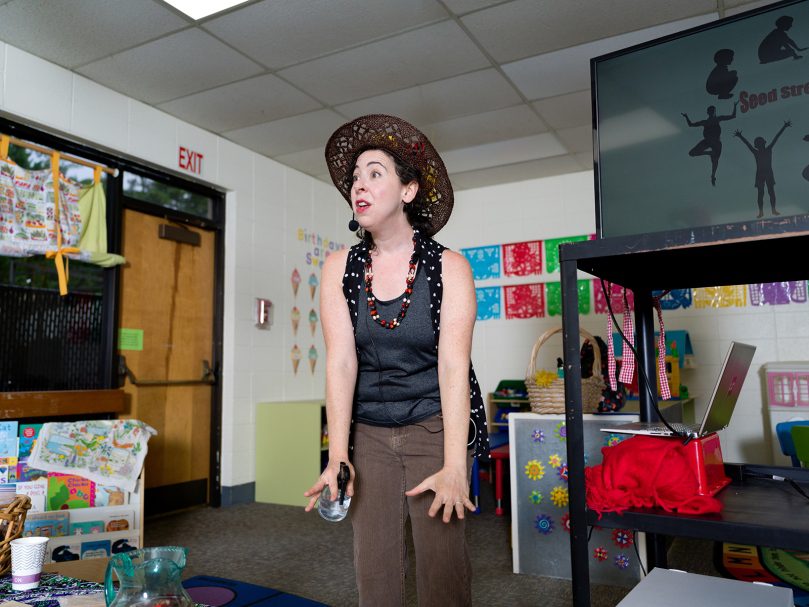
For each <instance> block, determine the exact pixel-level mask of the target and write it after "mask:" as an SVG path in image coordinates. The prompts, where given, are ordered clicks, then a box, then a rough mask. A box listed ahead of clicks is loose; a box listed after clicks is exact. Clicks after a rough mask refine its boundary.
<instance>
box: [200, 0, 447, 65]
mask: <svg viewBox="0 0 809 607" xmlns="http://www.w3.org/2000/svg"><path fill="white" fill-rule="evenodd" d="M446 17H447V12H446V11H445V10H444V9H443V8H442V7H441V5H440V4H439V3H438V2H436V1H435V0H397V1H396V2H374V3H368V2H357V1H356V0H308V1H307V2H278V1H277V0H265V1H264V2H259V3H257V4H252V5H250V6H247V7H245V8H243V9H240V10H237V11H234V12H231V13H229V14H227V15H223V16H222V17H217V18H214V19H211V20H210V21H208V22H206V23H205V24H204V25H203V27H204V28H205V29H207V30H208V31H210V32H212V33H214V34H215V35H217V36H219V37H220V38H221V39H222V40H224V41H226V42H228V43H229V44H231V45H233V46H234V47H235V48H237V49H239V50H241V51H243V52H245V53H246V54H247V55H249V56H251V57H252V58H253V59H255V60H256V61H259V62H261V63H263V64H264V65H265V66H267V67H268V68H271V69H280V68H282V67H286V66H289V65H294V64H296V63H301V62H303V61H307V60H309V59H313V58H315V57H319V56H321V55H325V54H327V53H332V52H334V51H337V50H341V49H345V48H347V47H349V46H355V45H358V44H362V43H365V42H369V41H371V40H378V39H380V38H382V37H385V36H388V35H391V34H395V33H397V32H401V31H403V30H405V29H409V28H413V27H418V26H421V25H426V24H428V23H432V22H435V21H438V20H440V19H445V18H446Z"/></svg>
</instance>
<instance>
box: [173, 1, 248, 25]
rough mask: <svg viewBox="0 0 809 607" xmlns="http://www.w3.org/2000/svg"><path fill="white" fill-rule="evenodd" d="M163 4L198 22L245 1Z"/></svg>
mask: <svg viewBox="0 0 809 607" xmlns="http://www.w3.org/2000/svg"><path fill="white" fill-rule="evenodd" d="M165 2H166V3H167V4H171V5H172V6H173V7H174V8H176V9H177V10H178V11H182V12H183V13H185V14H186V15H188V16H189V17H191V18H192V19H195V20H199V19H202V18H204V17H207V16H208V15H213V14H214V13H219V12H222V11H223V10H225V9H228V8H230V7H231V6H236V5H237V4H244V3H245V2H247V0H165Z"/></svg>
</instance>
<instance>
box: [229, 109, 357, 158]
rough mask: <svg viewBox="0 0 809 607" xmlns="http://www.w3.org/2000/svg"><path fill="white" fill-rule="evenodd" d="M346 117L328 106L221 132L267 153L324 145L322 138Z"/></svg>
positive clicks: (251, 147)
mask: <svg viewBox="0 0 809 607" xmlns="http://www.w3.org/2000/svg"><path fill="white" fill-rule="evenodd" d="M345 122H346V120H345V119H344V118H343V117H342V116H340V115H339V114H337V113H336V112H333V111H332V110H318V111H316V112H308V113H306V114H300V115H298V116H293V117H291V118H283V119H281V120H275V121H273V122H267V123H265V124H258V125H256V126H251V127H247V128H244V129H238V130H235V131H228V132H226V133H224V136H225V137H227V138H228V139H230V140H231V141H235V142H236V143H240V144H242V145H244V146H246V147H248V148H250V149H251V150H255V151H256V152H260V153H262V154H266V155H267V156H270V157H275V156H280V155H283V154H292V153H294V152H302V151H304V150H309V149H312V148H316V147H320V148H321V149H324V148H325V146H326V140H327V139H328V138H329V135H331V134H332V133H333V132H334V131H336V130H337V127H339V126H340V125H342V124H344V123H345Z"/></svg>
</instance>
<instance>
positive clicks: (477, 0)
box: [444, 0, 502, 15]
mask: <svg viewBox="0 0 809 607" xmlns="http://www.w3.org/2000/svg"><path fill="white" fill-rule="evenodd" d="M500 2H502V0H444V4H446V5H447V8H448V9H449V10H451V11H452V13H453V14H455V15H465V14H466V13H471V12H472V11H477V10H480V9H482V8H486V7H487V6H491V5H492V4H498V3H500Z"/></svg>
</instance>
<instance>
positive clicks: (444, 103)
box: [335, 69, 520, 125]
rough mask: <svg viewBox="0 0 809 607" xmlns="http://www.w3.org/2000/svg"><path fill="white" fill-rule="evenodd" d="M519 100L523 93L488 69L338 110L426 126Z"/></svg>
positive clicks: (354, 103)
mask: <svg viewBox="0 0 809 607" xmlns="http://www.w3.org/2000/svg"><path fill="white" fill-rule="evenodd" d="M519 102H520V96H519V95H518V94H517V92H516V91H515V90H514V87H513V86H512V85H511V84H510V83H509V82H508V80H506V79H505V78H503V76H501V75H500V73H499V72H498V71H497V70H495V69H487V70H481V71H477V72H472V73H469V74H463V75H461V76H455V77H452V78H446V79H445V80H438V81H436V82H431V83H429V84H423V85H420V86H414V87H411V88H408V89H404V90H401V91H396V92H395V93H388V94H387V95H379V96H377V97H371V98H368V99H362V100H361V101H355V102H352V103H347V104H345V105H340V106H337V107H336V108H335V109H336V110H337V111H338V112H340V113H341V114H343V115H344V116H349V117H353V116H362V115H364V114H392V115H394V116H402V117H404V118H407V120H409V121H410V122H412V123H413V124H418V125H423V124H428V123H431V122H440V121H442V120H446V119H449V118H454V117H456V116H463V115H467V114H474V113H477V112H485V111H487V110H493V109H497V108H502V107H508V106H511V105H516V104H517V103H519Z"/></svg>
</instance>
